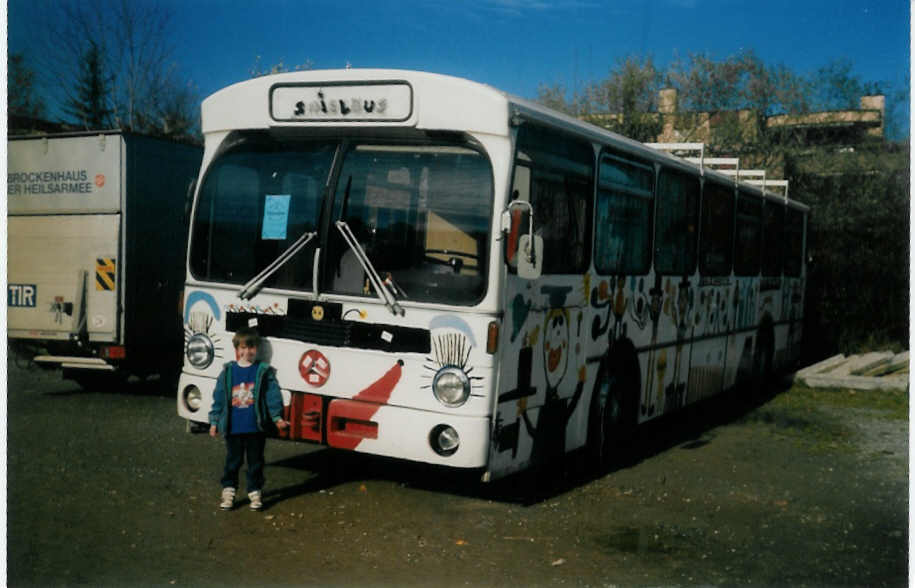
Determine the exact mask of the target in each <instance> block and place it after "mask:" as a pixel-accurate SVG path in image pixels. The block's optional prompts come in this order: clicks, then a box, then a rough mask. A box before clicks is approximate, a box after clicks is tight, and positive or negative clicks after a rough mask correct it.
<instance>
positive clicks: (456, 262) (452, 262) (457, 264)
mask: <svg viewBox="0 0 915 588" xmlns="http://www.w3.org/2000/svg"><path fill="white" fill-rule="evenodd" d="M436 254H437V255H447V256H448V259H440V258H438V257H432V256H433V255H436ZM458 258H465V259H472V260H474V261H476V262H477V266H479V265H480V256H479V255H476V254H474V253H467V252H464V251H451V250H449V249H426V251H425V253H424V255H423V259H425V260H426V261H428V262H430V263H437V264H439V265H447V266H448V267H450V268H451V269H453V270H454V273H458V272H459V271H461V268H463V267H464V260H463V259H458Z"/></svg>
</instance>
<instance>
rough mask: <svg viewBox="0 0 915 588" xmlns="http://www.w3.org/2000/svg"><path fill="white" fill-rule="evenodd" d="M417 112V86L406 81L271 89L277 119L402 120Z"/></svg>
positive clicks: (272, 106)
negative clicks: (415, 98) (414, 101)
mask: <svg viewBox="0 0 915 588" xmlns="http://www.w3.org/2000/svg"><path fill="white" fill-rule="evenodd" d="M412 113H413V89H412V88H411V87H410V85H409V84H407V83H406V82H379V83H368V84H330V85H312V84H290V85H277V86H274V87H273V88H272V89H271V91H270V116H272V117H273V120H276V121H302V122H324V121H348V122H370V121H371V122H374V121H380V122H401V121H405V120H407V119H408V118H410V115H411V114H412Z"/></svg>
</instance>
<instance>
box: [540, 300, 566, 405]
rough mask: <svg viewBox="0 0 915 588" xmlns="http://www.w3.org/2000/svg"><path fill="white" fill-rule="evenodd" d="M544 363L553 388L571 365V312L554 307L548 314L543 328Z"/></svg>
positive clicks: (548, 379)
mask: <svg viewBox="0 0 915 588" xmlns="http://www.w3.org/2000/svg"><path fill="white" fill-rule="evenodd" d="M543 364H544V367H545V369H546V380H547V383H548V384H549V385H550V387H551V388H555V387H556V386H558V385H559V382H560V381H562V378H563V376H564V375H565V373H566V368H567V367H568V365H569V313H568V311H567V310H566V309H564V308H554V309H552V310H550V311H549V312H548V313H547V314H546V323H545V325H544V329H543Z"/></svg>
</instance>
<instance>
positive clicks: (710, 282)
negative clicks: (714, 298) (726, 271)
mask: <svg viewBox="0 0 915 588" xmlns="http://www.w3.org/2000/svg"><path fill="white" fill-rule="evenodd" d="M730 285H731V278H730V277H728V276H722V277H720V278H715V277H710V276H703V277H701V278H699V287H700V288H701V287H703V286H730Z"/></svg>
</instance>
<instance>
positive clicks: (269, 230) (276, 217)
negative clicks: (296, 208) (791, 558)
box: [261, 194, 290, 241]
mask: <svg viewBox="0 0 915 588" xmlns="http://www.w3.org/2000/svg"><path fill="white" fill-rule="evenodd" d="M289 198H290V196H289V194H267V195H266V196H265V197H264V224H263V228H262V229H261V239H276V240H280V241H282V240H284V239H285V238H286V224H287V223H288V221H289Z"/></svg>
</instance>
